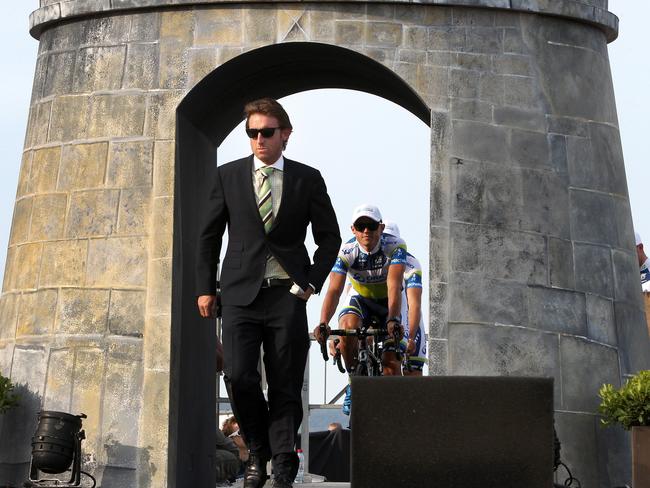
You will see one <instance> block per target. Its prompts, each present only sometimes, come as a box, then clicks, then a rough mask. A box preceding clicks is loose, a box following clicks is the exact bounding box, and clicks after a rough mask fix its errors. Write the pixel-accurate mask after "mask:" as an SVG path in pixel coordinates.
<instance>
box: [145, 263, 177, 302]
mask: <svg viewBox="0 0 650 488" xmlns="http://www.w3.org/2000/svg"><path fill="white" fill-rule="evenodd" d="M148 289H149V290H148V291H149V292H148V293H147V311H148V313H150V314H155V315H161V314H170V313H171V305H172V260H171V259H156V260H152V261H151V263H150V264H149V280H148Z"/></svg>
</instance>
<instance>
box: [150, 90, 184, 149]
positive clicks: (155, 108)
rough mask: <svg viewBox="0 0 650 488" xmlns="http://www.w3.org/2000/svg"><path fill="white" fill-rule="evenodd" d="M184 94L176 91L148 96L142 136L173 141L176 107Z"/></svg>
mask: <svg viewBox="0 0 650 488" xmlns="http://www.w3.org/2000/svg"><path fill="white" fill-rule="evenodd" d="M183 96H184V94H183V93H182V92H176V91H165V92H161V93H154V94H152V95H150V96H149V102H148V109H147V116H146V121H145V129H144V134H145V135H146V136H147V137H153V138H155V139H156V140H158V139H173V138H174V131H175V130H176V107H177V106H178V104H179V103H180V101H181V99H182V98H183Z"/></svg>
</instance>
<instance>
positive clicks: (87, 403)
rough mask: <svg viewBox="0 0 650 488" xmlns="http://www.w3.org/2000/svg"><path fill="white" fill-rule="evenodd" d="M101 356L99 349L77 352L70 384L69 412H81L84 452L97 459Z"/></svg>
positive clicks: (102, 354)
mask: <svg viewBox="0 0 650 488" xmlns="http://www.w3.org/2000/svg"><path fill="white" fill-rule="evenodd" d="M105 363H106V360H105V352H104V351H102V350H99V349H80V350H77V354H76V359H75V365H74V376H73V378H74V380H73V383H72V402H71V405H70V408H71V410H72V412H83V413H85V414H86V415H87V416H88V418H87V419H85V420H84V430H85V431H86V440H85V441H84V452H85V453H86V454H89V455H94V456H95V458H97V455H98V454H99V453H100V452H101V447H100V439H101V430H100V427H101V422H102V420H101V419H102V411H101V405H102V390H103V388H102V386H103V383H104V381H103V379H104V375H105V370H104V368H105Z"/></svg>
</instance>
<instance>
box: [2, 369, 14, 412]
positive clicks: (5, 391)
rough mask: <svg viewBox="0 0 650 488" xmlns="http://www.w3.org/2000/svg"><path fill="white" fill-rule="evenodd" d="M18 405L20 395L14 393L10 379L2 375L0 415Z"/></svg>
mask: <svg viewBox="0 0 650 488" xmlns="http://www.w3.org/2000/svg"><path fill="white" fill-rule="evenodd" d="M16 405H18V395H16V394H15V393H14V385H13V384H12V383H11V380H10V379H9V378H5V377H4V376H2V374H0V414H3V413H5V412H6V411H7V410H9V409H10V408H11V407H15V406H16Z"/></svg>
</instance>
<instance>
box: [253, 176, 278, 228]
mask: <svg viewBox="0 0 650 488" xmlns="http://www.w3.org/2000/svg"><path fill="white" fill-rule="evenodd" d="M273 170H274V168H259V171H260V172H261V173H262V182H261V183H260V187H259V190H257V195H258V197H259V202H258V203H257V208H258V209H259V211H260V217H262V222H263V223H264V230H265V231H266V233H267V234H268V233H269V231H270V230H271V226H272V225H273V197H272V195H271V174H273Z"/></svg>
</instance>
